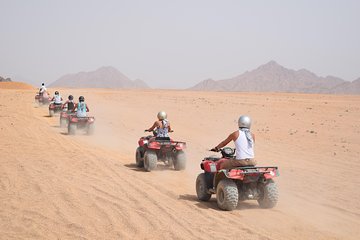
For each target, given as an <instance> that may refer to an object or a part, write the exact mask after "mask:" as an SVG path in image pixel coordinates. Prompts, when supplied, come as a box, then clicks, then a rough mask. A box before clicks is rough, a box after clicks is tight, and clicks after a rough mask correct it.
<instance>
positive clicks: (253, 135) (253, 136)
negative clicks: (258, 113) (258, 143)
mask: <svg viewBox="0 0 360 240" xmlns="http://www.w3.org/2000/svg"><path fill="white" fill-rule="evenodd" d="M251 135H252V138H253V140H254V142H255V134H253V133H251Z"/></svg>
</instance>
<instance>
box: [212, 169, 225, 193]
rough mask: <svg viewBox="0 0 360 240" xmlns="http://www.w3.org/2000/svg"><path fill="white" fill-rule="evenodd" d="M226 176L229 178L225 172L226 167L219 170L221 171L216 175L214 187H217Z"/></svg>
mask: <svg viewBox="0 0 360 240" xmlns="http://www.w3.org/2000/svg"><path fill="white" fill-rule="evenodd" d="M225 178H227V176H226V174H225V170H224V169H222V170H219V172H218V173H217V174H216V175H215V177H214V188H215V189H216V188H217V185H218V184H219V182H220V181H221V180H223V179H225Z"/></svg>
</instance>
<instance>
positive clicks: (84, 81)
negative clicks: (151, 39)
mask: <svg viewBox="0 0 360 240" xmlns="http://www.w3.org/2000/svg"><path fill="white" fill-rule="evenodd" d="M49 86H50V87H69V88H148V85H147V84H146V83H145V82H143V81H142V80H139V79H137V80H135V81H132V80H130V79H129V78H128V77H127V76H125V75H124V74H122V73H121V72H120V71H119V70H117V69H116V68H114V67H101V68H99V69H97V70H95V71H91V72H79V73H75V74H68V75H65V76H63V77H61V78H59V79H58V80H56V81H55V82H53V83H52V84H50V85H49Z"/></svg>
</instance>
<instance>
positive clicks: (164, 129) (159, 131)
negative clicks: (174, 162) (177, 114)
mask: <svg viewBox="0 0 360 240" xmlns="http://www.w3.org/2000/svg"><path fill="white" fill-rule="evenodd" d="M157 118H158V120H157V121H155V122H154V124H153V125H152V127H151V128H149V129H146V130H145V132H152V131H153V130H154V129H155V128H156V130H155V133H156V138H157V139H163V140H168V139H169V134H168V133H169V132H171V131H172V130H171V126H170V122H169V120H167V119H166V118H167V114H166V112H164V111H160V112H159V113H158V114H157Z"/></svg>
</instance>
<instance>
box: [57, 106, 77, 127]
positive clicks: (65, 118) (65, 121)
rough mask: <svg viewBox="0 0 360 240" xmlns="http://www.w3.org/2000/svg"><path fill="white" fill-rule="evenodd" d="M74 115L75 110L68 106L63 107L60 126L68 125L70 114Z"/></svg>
mask: <svg viewBox="0 0 360 240" xmlns="http://www.w3.org/2000/svg"><path fill="white" fill-rule="evenodd" d="M70 115H74V113H73V112H71V111H68V110H67V108H64V109H62V111H61V113H60V127H62V128H63V127H66V126H67V125H68V120H69V116H70Z"/></svg>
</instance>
